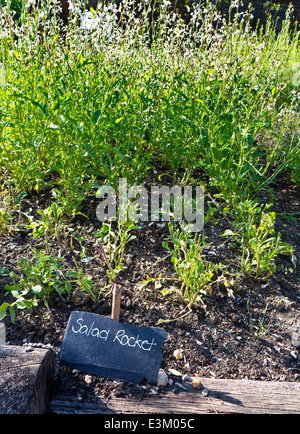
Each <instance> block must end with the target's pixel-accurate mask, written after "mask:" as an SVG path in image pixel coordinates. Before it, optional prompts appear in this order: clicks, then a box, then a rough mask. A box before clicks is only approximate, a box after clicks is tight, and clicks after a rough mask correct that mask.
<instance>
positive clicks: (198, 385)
mask: <svg viewBox="0 0 300 434" xmlns="http://www.w3.org/2000/svg"><path fill="white" fill-rule="evenodd" d="M192 385H193V388H194V389H198V390H200V389H202V388H203V386H202V383H201V382H200V380H199V378H197V377H195V378H193V382H192Z"/></svg>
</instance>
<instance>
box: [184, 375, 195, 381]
mask: <svg viewBox="0 0 300 434" xmlns="http://www.w3.org/2000/svg"><path fill="white" fill-rule="evenodd" d="M182 381H193V379H192V378H191V377H190V376H189V375H187V374H184V375H183V377H182Z"/></svg>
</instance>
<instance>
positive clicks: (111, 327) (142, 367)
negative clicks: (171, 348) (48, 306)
mask: <svg viewBox="0 0 300 434" xmlns="http://www.w3.org/2000/svg"><path fill="white" fill-rule="evenodd" d="M166 337H167V333H166V332H165V331H164V330H163V329H160V328H154V327H134V326H131V325H129V324H125V323H120V322H118V321H115V320H113V319H112V318H110V317H108V316H102V315H97V314H94V313H89V312H79V311H74V312H72V314H71V315H70V318H69V322H68V325H67V328H66V332H65V336H64V340H63V344H62V348H61V352H60V363H61V364H62V365H64V366H69V367H71V368H74V369H78V370H80V371H84V372H89V373H90V374H94V375H99V376H101V377H108V378H112V379H123V380H127V381H132V382H134V383H139V382H141V381H142V380H143V379H144V378H146V379H147V380H148V382H149V383H156V380H157V374H158V370H159V368H160V364H161V359H162V353H161V351H160V348H161V346H162V344H163V343H164V341H165V339H166Z"/></svg>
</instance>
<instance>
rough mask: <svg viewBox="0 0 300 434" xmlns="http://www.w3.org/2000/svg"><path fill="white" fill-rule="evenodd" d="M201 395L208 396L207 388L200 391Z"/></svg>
mask: <svg viewBox="0 0 300 434" xmlns="http://www.w3.org/2000/svg"><path fill="white" fill-rule="evenodd" d="M201 393H202V395H204V396H208V394H209V390H208V389H207V388H205V389H204V390H202V392H201Z"/></svg>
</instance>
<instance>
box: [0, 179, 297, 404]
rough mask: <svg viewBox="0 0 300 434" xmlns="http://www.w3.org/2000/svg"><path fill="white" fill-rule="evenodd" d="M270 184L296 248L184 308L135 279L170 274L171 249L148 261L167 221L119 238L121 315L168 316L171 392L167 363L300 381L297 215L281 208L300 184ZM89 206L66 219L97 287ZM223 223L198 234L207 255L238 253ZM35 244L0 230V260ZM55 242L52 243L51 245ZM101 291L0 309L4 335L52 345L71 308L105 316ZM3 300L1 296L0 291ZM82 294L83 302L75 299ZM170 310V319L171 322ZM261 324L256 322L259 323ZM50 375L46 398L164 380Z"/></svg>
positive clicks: (221, 257) (33, 201)
mask: <svg viewBox="0 0 300 434" xmlns="http://www.w3.org/2000/svg"><path fill="white" fill-rule="evenodd" d="M274 191H275V193H276V194H275V201H274V210H275V211H276V212H277V216H278V217H277V230H279V231H281V233H282V237H283V240H286V241H289V242H290V243H291V244H292V245H293V246H294V247H295V252H294V255H295V257H296V258H297V262H295V264H296V265H295V264H293V263H292V262H291V259H290V257H285V256H280V257H278V258H277V261H276V264H277V270H278V271H277V272H276V273H275V274H274V275H273V276H271V278H270V279H269V280H268V281H267V282H264V281H254V280H252V279H246V278H245V279H243V280H242V281H241V282H240V283H239V284H238V287H237V289H236V290H235V291H233V290H230V288H229V289H227V288H226V286H225V285H224V283H222V281H221V280H220V282H219V283H216V284H215V285H214V286H213V291H212V294H211V296H209V295H207V296H206V297H203V302H204V305H205V306H200V307H198V308H196V307H195V308H192V310H191V313H190V314H188V315H186V316H184V317H183V318H180V315H181V311H182V309H183V308H184V306H183V305H182V304H181V303H180V301H178V300H176V298H174V297H173V296H170V295H169V296H163V295H162V293H161V289H162V288H158V287H157V286H159V284H156V288H155V283H154V282H150V283H149V284H148V285H145V286H144V287H143V288H140V286H141V283H142V282H143V281H145V279H146V278H147V276H149V277H158V276H164V277H166V276H169V277H172V276H173V275H174V271H173V266H172V264H171V262H170V258H166V259H164V260H161V261H160V262H157V259H158V258H162V257H164V256H166V250H165V249H163V248H162V241H163V240H164V239H165V238H166V237H167V235H168V229H167V223H160V224H157V223H154V224H149V223H144V224H143V226H141V228H140V229H139V230H136V231H135V233H136V235H137V238H136V239H135V240H132V241H131V242H130V244H128V246H127V251H128V253H130V255H131V257H132V262H131V263H130V265H129V266H127V268H126V269H124V270H123V271H122V272H121V274H120V277H119V285H120V287H121V288H122V290H123V292H122V301H121V313H120V321H123V322H128V323H130V324H133V325H136V326H147V327H151V326H157V323H158V321H159V320H160V319H163V320H172V321H171V322H169V323H163V324H161V325H160V326H162V327H164V329H165V330H166V331H167V332H168V334H169V336H168V339H167V340H166V342H165V344H164V346H163V348H162V351H163V359H162V368H163V369H164V370H165V371H166V373H167V374H168V375H169V377H170V378H172V379H173V380H174V383H173V384H174V385H173V386H172V387H171V389H173V390H174V391H175V392H176V390H177V391H178V386H176V384H175V383H176V382H178V378H176V377H175V376H174V375H173V374H172V373H170V372H169V369H176V370H177V371H179V372H181V373H182V374H183V375H184V374H187V375H189V376H201V377H207V378H220V379H248V380H264V381H279V382H280V381H289V382H294V381H299V380H300V367H299V351H298V349H297V339H298V340H299V334H300V311H299V304H300V285H299V278H300V270H299V265H297V264H299V259H300V244H299V239H300V218H299V216H296V217H295V218H294V219H291V218H289V217H288V215H289V214H291V213H295V212H297V210H298V209H299V188H297V187H295V185H294V184H292V183H290V182H289V180H288V178H287V177H284V176H282V177H281V178H280V181H278V183H277V185H276V186H275V189H274ZM41 201H45V202H46V201H47V195H46V194H45V195H44V196H43V195H40V197H39V198H38V199H37V197H34V196H32V197H31V198H29V199H27V205H28V206H29V205H30V206H31V207H33V208H34V207H35V206H41ZM96 205H97V201H96V200H95V199H94V200H93V199H92V198H91V201H88V200H87V201H86V206H85V208H84V209H83V211H84V213H86V214H88V216H89V220H86V219H85V220H81V219H75V220H74V221H72V222H70V225H74V227H78V225H80V228H81V234H82V235H85V237H86V241H85V245H86V247H87V255H88V256H89V257H93V258H94V259H93V260H91V261H90V262H89V263H87V264H86V272H88V273H89V274H91V275H92V276H93V280H94V281H96V282H97V283H98V284H99V286H101V282H102V285H103V286H104V284H105V273H104V272H103V267H102V266H101V261H100V257H99V254H98V251H97V249H96V248H95V246H94V239H93V237H92V236H90V235H89V234H90V233H91V227H93V228H94V229H97V228H98V227H100V226H101V223H100V222H98V220H97V219H96V217H95V207H96ZM285 213H286V214H285ZM227 224H228V223H227V222H226V221H224V219H222V218H220V219H217V222H216V223H213V222H210V223H208V224H206V225H205V227H204V234H205V236H206V237H207V241H208V242H209V243H211V244H210V246H209V247H208V250H207V251H206V255H207V256H208V257H209V258H210V260H215V261H216V262H220V261H222V262H223V263H231V264H232V266H234V264H235V254H236V255H237V256H238V252H234V250H233V249H232V248H230V249H229V248H228V247H226V245H224V239H223V237H222V236H221V235H222V233H223V232H224V230H225V228H226V225H227ZM38 246H39V241H34V240H33V238H32V237H30V236H29V235H28V234H26V233H23V232H22V231H21V232H15V233H11V234H10V237H5V238H2V239H1V257H2V258H1V267H2V266H6V267H8V268H9V269H10V270H13V269H14V267H15V265H16V264H17V261H18V259H20V257H23V256H26V257H29V258H30V257H31V256H32V251H33V249H36V248H38ZM58 249H59V247H58V246H57V245H55V243H54V244H53V245H52V250H51V253H53V254H54V253H56V254H57V253H58ZM74 251H75V252H76V248H75V249H74ZM78 252H79V251H78ZM212 253H213V254H212ZM74 254H75V255H76V253H74ZM77 255H78V253H77ZM157 282H159V280H157ZM9 283H11V279H9V278H8V277H6V276H2V277H1V280H0V285H1V288H2V291H1V294H3V287H4V285H5V284H9ZM103 295H104V297H103V298H102V297H100V300H99V301H98V302H95V303H94V302H91V301H90V300H80V301H78V300H77V302H76V300H74V297H73V298H72V296H71V295H70V296H69V297H67V298H66V299H65V300H62V299H61V298H59V296H58V295H57V293H53V294H52V295H51V298H50V300H49V301H48V306H49V307H48V308H47V307H46V306H44V305H43V304H42V303H40V304H39V306H38V307H35V308H33V309H32V310H19V311H18V312H17V315H16V320H15V323H14V324H12V323H11V321H10V319H9V317H6V318H5V320H4V321H5V323H6V332H7V337H6V339H7V342H8V343H9V344H13V345H24V344H26V345H27V344H43V345H48V346H49V345H50V346H51V347H53V349H54V350H55V351H56V352H57V353H59V350H60V346H61V344H62V340H63V336H64V331H65V328H66V324H67V321H68V318H69V315H70V314H71V312H72V311H73V310H86V311H89V312H94V313H98V314H101V315H110V313H111V296H110V295H107V296H105V294H103ZM5 300H7V297H6V298H5ZM2 301H4V298H3V300H2V299H1V298H0V302H2ZM74 302H75V303H74ZM81 303H83V304H82V305H78V304H81ZM250 315H251V320H250ZM263 317H264V321H263V322H262V318H263ZM176 318H178V319H177V320H175V321H174V319H176ZM260 323H261V326H262V327H261V331H260V332H259V326H260ZM176 349H179V350H181V352H182V356H183V357H182V358H181V359H176V358H175V357H174V355H173V353H174V351H175V350H176ZM179 379H180V377H179ZM55 384H56V388H55V389H54V395H53V397H55V396H59V394H60V393H64V396H65V395H66V394H70V397H72V399H73V398H74V397H75V398H77V399H78V400H81V399H82V400H90V399H91V398H92V397H95V396H100V397H101V398H102V399H104V400H105V399H109V398H110V397H111V396H119V397H126V396H128V397H135V398H137V399H143V398H144V397H146V396H151V395H152V394H156V393H159V394H165V393H166V392H165V388H164V387H157V386H155V385H148V384H147V383H143V384H131V383H128V382H125V381H113V380H109V379H106V378H98V377H97V376H90V375H87V374H86V373H81V372H74V371H72V370H71V369H68V368H61V371H60V373H59V375H58V376H57V381H56V383H55ZM168 390H170V387H169V386H168ZM168 393H169V392H168Z"/></svg>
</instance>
